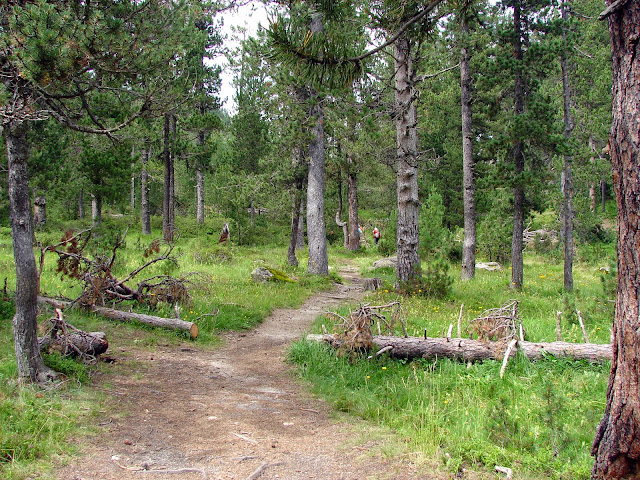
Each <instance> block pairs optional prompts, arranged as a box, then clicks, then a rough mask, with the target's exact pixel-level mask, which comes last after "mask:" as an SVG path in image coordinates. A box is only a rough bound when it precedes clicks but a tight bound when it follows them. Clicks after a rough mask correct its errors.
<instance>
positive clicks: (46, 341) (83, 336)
mask: <svg viewBox="0 0 640 480" xmlns="http://www.w3.org/2000/svg"><path fill="white" fill-rule="evenodd" d="M38 344H39V345H40V350H41V351H45V352H47V353H51V352H57V353H59V354H61V355H66V356H70V357H79V356H82V355H90V356H92V357H95V356H97V355H100V354H101V353H104V352H106V351H107V349H108V348H109V342H108V341H107V335H106V334H105V333H104V332H79V333H71V334H68V335H64V336H60V335H58V336H56V337H52V336H50V335H46V336H44V337H38Z"/></svg>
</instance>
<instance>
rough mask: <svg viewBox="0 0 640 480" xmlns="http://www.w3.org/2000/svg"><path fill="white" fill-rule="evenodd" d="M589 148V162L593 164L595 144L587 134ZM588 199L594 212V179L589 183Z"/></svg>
mask: <svg viewBox="0 0 640 480" xmlns="http://www.w3.org/2000/svg"><path fill="white" fill-rule="evenodd" d="M589 148H590V149H591V158H590V159H589V163H591V165H594V164H595V163H596V144H595V141H594V139H593V135H590V136H589ZM589 199H590V200H591V203H590V205H589V208H590V210H591V211H592V212H595V211H596V205H597V199H596V182H595V180H594V181H593V183H590V184H589Z"/></svg>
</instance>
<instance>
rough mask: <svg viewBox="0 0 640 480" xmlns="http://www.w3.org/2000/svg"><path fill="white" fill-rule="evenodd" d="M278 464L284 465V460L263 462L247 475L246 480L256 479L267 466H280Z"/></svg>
mask: <svg viewBox="0 0 640 480" xmlns="http://www.w3.org/2000/svg"><path fill="white" fill-rule="evenodd" d="M280 465H284V462H277V463H263V464H262V465H260V466H259V467H258V468H257V469H256V470H255V471H254V472H253V473H252V474H251V475H249V476H248V477H247V479H246V480H256V479H257V478H258V477H260V476H261V475H262V474H263V473H264V471H265V470H266V469H267V468H269V467H277V466H280Z"/></svg>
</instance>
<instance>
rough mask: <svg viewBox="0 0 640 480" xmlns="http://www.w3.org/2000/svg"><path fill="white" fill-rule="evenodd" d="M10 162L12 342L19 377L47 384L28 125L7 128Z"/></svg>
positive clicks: (52, 375) (50, 375)
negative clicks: (13, 284) (39, 322)
mask: <svg viewBox="0 0 640 480" xmlns="http://www.w3.org/2000/svg"><path fill="white" fill-rule="evenodd" d="M5 142H6V146H7V163H8V172H9V179H8V194H9V209H10V221H11V238H12V241H13V254H14V258H15V266H16V294H15V309H16V312H15V315H14V316H13V341H14V348H15V354H16V365H17V368H18V377H19V378H20V379H21V380H23V381H27V382H35V383H46V382H49V381H51V380H53V379H55V378H56V375H55V373H54V372H53V371H52V370H50V369H49V368H48V367H47V366H46V365H45V364H44V361H43V360H42V356H41V354H40V346H39V345H38V335H37V306H38V290H39V283H40V282H39V279H38V270H37V268H36V260H35V257H34V256H33V243H32V238H33V231H32V224H31V205H30V201H29V178H28V176H27V159H28V158H29V151H28V146H27V126H26V124H24V123H19V124H9V125H7V126H6V127H5Z"/></svg>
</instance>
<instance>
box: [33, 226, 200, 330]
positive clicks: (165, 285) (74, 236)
mask: <svg viewBox="0 0 640 480" xmlns="http://www.w3.org/2000/svg"><path fill="white" fill-rule="evenodd" d="M126 235H127V232H126V231H125V233H124V235H123V236H122V237H121V238H118V241H117V242H116V243H115V245H114V246H113V248H112V250H111V255H110V256H107V255H95V256H93V257H92V258H90V257H89V256H87V255H85V253H84V252H85V250H86V249H87V246H88V245H89V241H90V239H91V229H87V230H82V231H77V230H69V231H68V232H66V233H65V235H64V236H63V238H62V239H61V241H60V242H59V243H57V244H56V245H51V246H48V247H44V248H41V250H40V274H42V270H43V266H44V257H45V254H46V253H47V252H53V253H55V254H57V255H58V261H57V268H56V273H59V274H61V276H62V277H67V278H70V279H75V280H79V281H80V282H82V292H81V293H80V295H79V296H78V297H77V298H76V299H74V300H71V301H69V302H67V301H57V300H53V299H50V298H46V297H39V298H38V301H42V302H47V303H50V304H53V305H54V306H55V307H56V308H60V309H62V308H65V307H69V306H74V305H77V306H80V307H82V308H85V309H87V310H89V311H92V312H95V313H98V314H100V315H102V316H105V317H107V318H110V319H114V320H118V321H123V322H130V321H139V322H141V323H145V324H148V325H153V326H161V327H165V328H170V329H174V330H185V331H188V332H189V333H190V335H191V336H192V337H193V338H196V337H197V336H198V327H197V325H195V324H194V323H192V322H185V321H182V320H180V318H173V319H172V318H162V317H156V316H152V315H144V314H136V313H132V312H123V311H120V310H115V309H112V308H106V307H105V305H111V306H114V305H116V304H120V303H122V302H125V301H133V302H135V303H142V304H145V305H150V306H153V307H155V306H156V305H157V304H158V303H161V302H164V303H168V304H172V305H174V306H176V305H178V304H182V305H189V304H190V303H191V296H190V294H189V287H192V286H194V285H195V284H196V281H198V280H199V281H200V282H201V283H202V284H204V283H205V282H206V281H207V279H205V278H204V276H203V275H202V274H198V273H189V274H187V275H186V276H183V277H182V278H175V277H172V276H169V275H155V276H152V277H150V278H147V279H145V280H142V281H140V282H138V284H137V285H136V286H135V288H133V287H131V286H129V282H132V281H133V279H134V278H135V277H136V276H138V275H139V274H140V273H141V272H142V271H144V270H145V269H147V268H148V267H150V266H151V265H154V264H156V263H158V262H169V263H173V264H177V258H176V257H175V256H173V249H174V247H175V243H165V242H164V241H162V240H154V241H153V242H151V244H150V245H149V247H148V248H147V249H146V250H145V251H144V253H143V255H142V256H143V258H145V259H146V261H145V263H144V264H142V265H141V266H139V267H138V268H136V269H134V270H133V271H131V272H130V273H128V274H127V275H126V276H124V278H118V277H116V275H115V274H114V273H113V272H114V265H115V263H116V257H117V252H118V249H119V248H120V247H122V245H123V244H124V241H125V238H126ZM199 277H201V278H199Z"/></svg>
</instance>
